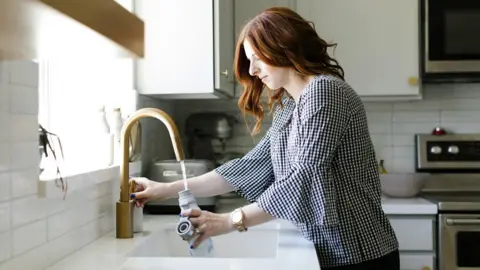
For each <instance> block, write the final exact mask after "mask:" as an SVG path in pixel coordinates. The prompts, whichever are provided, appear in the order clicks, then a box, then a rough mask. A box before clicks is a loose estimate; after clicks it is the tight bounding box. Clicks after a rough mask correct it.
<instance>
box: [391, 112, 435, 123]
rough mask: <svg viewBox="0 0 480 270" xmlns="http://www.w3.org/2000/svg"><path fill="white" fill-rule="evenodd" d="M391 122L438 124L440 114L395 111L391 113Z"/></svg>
mask: <svg viewBox="0 0 480 270" xmlns="http://www.w3.org/2000/svg"><path fill="white" fill-rule="evenodd" d="M392 120H393V122H427V123H439V122H440V113H439V112H438V111H431V112H428V111H427V112H425V111H417V112H416V111H410V112H406V111H396V112H394V113H393V118H392Z"/></svg>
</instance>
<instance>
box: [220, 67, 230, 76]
mask: <svg viewBox="0 0 480 270" xmlns="http://www.w3.org/2000/svg"><path fill="white" fill-rule="evenodd" d="M220 74H222V75H223V76H225V77H227V78H228V69H225V71H222V72H220Z"/></svg>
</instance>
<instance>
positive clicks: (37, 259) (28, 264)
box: [0, 245, 49, 270]
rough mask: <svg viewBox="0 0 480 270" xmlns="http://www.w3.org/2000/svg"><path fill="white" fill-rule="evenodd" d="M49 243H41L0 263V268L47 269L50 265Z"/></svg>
mask: <svg viewBox="0 0 480 270" xmlns="http://www.w3.org/2000/svg"><path fill="white" fill-rule="evenodd" d="M47 246H48V245H41V246H38V247H36V248H33V249H31V250H29V251H27V252H26V253H23V254H20V255H18V256H16V257H13V258H12V259H11V260H9V261H7V262H6V263H4V264H0V270H13V269H15V270H17V269H19V270H20V269H21V270H24V269H25V270H26V269H35V270H36V269H45V267H47V266H48V265H49V258H48V249H47Z"/></svg>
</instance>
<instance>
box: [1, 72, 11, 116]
mask: <svg viewBox="0 0 480 270" xmlns="http://www.w3.org/2000/svg"><path fill="white" fill-rule="evenodd" d="M0 75H1V74H0ZM9 111H10V95H9V91H8V86H7V85H6V84H2V83H1V82H0V113H5V112H9Z"/></svg>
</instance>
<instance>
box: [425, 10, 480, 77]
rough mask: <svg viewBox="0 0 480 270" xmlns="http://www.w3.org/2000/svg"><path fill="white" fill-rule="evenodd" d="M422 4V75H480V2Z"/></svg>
mask: <svg viewBox="0 0 480 270" xmlns="http://www.w3.org/2000/svg"><path fill="white" fill-rule="evenodd" d="M421 3H422V4H421V22H422V24H421V25H422V27H421V31H420V32H421V33H422V41H423V42H422V48H423V52H422V55H423V59H422V60H423V61H422V62H423V66H422V69H423V72H424V76H427V77H428V76H429V75H431V76H435V75H437V76H438V75H449V76H450V77H452V76H455V75H457V76H460V75H463V76H466V75H468V74H471V75H478V74H480V34H479V33H480V1H478V0H421Z"/></svg>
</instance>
